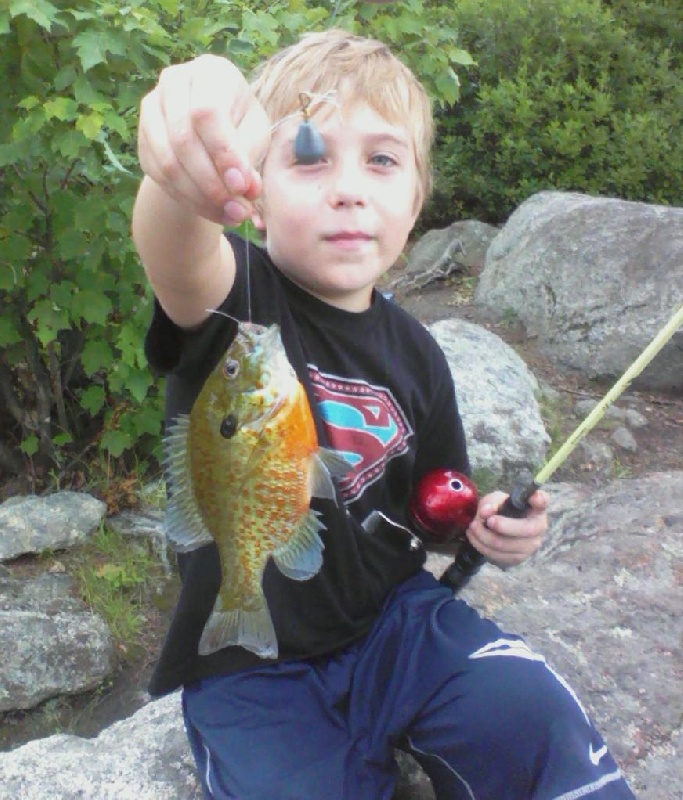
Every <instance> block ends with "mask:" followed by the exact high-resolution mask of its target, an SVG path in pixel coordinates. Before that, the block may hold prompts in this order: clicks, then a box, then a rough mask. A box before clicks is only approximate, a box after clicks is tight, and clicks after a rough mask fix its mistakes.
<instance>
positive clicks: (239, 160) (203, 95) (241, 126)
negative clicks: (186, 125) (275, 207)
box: [190, 57, 270, 196]
mask: <svg viewBox="0 0 683 800" xmlns="http://www.w3.org/2000/svg"><path fill="white" fill-rule="evenodd" d="M193 64H194V73H193V76H192V87H191V101H190V102H191V108H190V116H191V119H192V123H193V128H194V130H195V132H196V134H197V136H198V138H199V140H200V141H201V143H202V145H203V148H204V150H205V152H206V153H207V155H208V157H209V159H210V160H211V162H212V164H213V165H214V168H215V170H216V173H217V174H218V175H219V176H220V177H221V179H224V177H225V175H226V173H228V172H229V171H230V170H238V171H239V172H241V173H242V175H243V178H244V184H243V185H242V186H239V185H238V184H234V185H235V186H236V187H237V188H236V189H235V188H233V189H232V191H230V189H229V191H230V194H231V195H232V196H238V195H242V194H245V193H248V192H249V190H250V189H251V187H252V184H253V182H254V180H253V175H252V173H253V169H252V165H253V164H254V163H255V162H256V161H257V159H258V157H259V155H260V153H261V151H262V149H263V148H264V147H265V145H266V144H267V141H268V138H269V135H270V125H269V123H268V118H267V116H266V113H265V111H264V110H263V108H262V106H261V104H260V103H258V102H257V101H256V100H255V99H254V97H253V95H252V93H251V90H250V88H249V86H248V84H247V82H246V80H245V79H244V76H243V75H242V74H241V73H240V71H239V70H238V69H237V68H236V67H235V66H234V65H233V64H231V63H230V62H229V61H227V60H225V59H218V58H210V57H201V58H199V59H196V60H195V62H193ZM217 87H218V90H217Z"/></svg>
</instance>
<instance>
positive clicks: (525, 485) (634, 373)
mask: <svg viewBox="0 0 683 800" xmlns="http://www.w3.org/2000/svg"><path fill="white" fill-rule="evenodd" d="M681 325H683V305H681V306H680V308H679V309H678V310H677V311H676V312H675V313H674V315H673V316H672V317H671V319H670V320H669V321H668V322H667V323H666V325H664V327H663V328H662V329H661V330H660V331H659V333H657V335H656V336H655V337H654V339H653V340H652V341H651V342H650V344H649V345H648V346H647V347H646V348H645V350H643V352H642V353H641V354H640V355H639V356H638V358H637V359H636V360H635V361H634V362H633V364H631V366H630V367H629V368H628V369H627V370H626V372H624V374H623V375H622V376H621V378H619V380H618V381H617V382H616V383H615V384H614V386H613V387H612V388H611V389H610V390H609V392H607V394H606V395H605V396H604V397H603V398H602V400H601V401H600V402H599V403H598V404H597V405H596V406H595V408H594V409H593V410H592V411H591V412H590V414H589V415H588V416H587V417H586V418H585V419H584V420H583V422H582V423H581V424H580V425H579V426H578V427H577V428H576V429H575V430H574V431H573V432H572V433H571V434H570V435H569V436H568V437H567V440H566V441H565V442H564V444H563V445H562V446H561V447H560V448H559V450H558V451H557V452H556V453H555V455H554V456H553V457H552V458H551V459H549V460H548V461H547V462H546V464H545V465H544V466H543V467H542V468H541V469H540V470H539V471H538V473H536V475H535V476H534V477H533V478H532V479H531V480H530V481H522V482H520V483H519V484H517V485H516V486H515V487H514V488H513V490H512V491H511V492H510V496H509V497H508V498H507V499H506V500H505V502H504V503H503V505H502V506H501V507H500V509H499V510H498V512H497V513H498V514H501V515H502V516H504V517H514V518H520V517H523V516H524V515H525V514H526V512H527V511H528V509H529V498H530V497H531V495H532V494H533V493H534V492H535V491H536V490H537V489H538V488H540V487H541V486H542V485H543V484H544V483H547V481H548V480H550V477H551V476H552V475H553V474H554V473H555V471H556V470H557V469H558V468H559V467H560V466H561V465H562V464H563V463H564V462H565V461H566V460H567V458H568V456H569V455H570V454H571V453H572V452H573V450H574V448H575V447H576V446H577V445H578V443H579V442H580V441H581V439H583V437H584V436H585V435H586V434H587V433H588V432H589V431H590V430H592V429H593V428H594V427H595V425H597V423H598V422H599V421H600V420H601V419H602V417H603V416H604V414H605V412H606V411H607V408H608V407H609V406H610V405H611V404H612V403H613V402H614V401H615V400H616V399H617V398H618V397H619V395H621V393H622V392H623V391H624V390H625V389H626V387H627V386H628V385H629V384H630V383H631V381H632V380H633V379H634V378H636V377H638V375H640V373H641V372H642V371H643V370H644V369H645V367H647V365H648V364H649V363H650V362H651V361H652V359H653V358H654V357H655V356H656V355H657V353H659V351H660V350H661V349H662V348H663V347H664V345H665V344H666V343H667V342H668V341H669V339H671V337H672V336H673V335H674V334H675V333H676V331H677V330H678V328H680V326H681ZM485 561H486V558H485V557H484V555H483V554H482V553H480V552H479V551H478V550H477V549H476V548H475V547H474V545H473V544H472V543H471V542H470V541H469V540H468V539H465V541H464V543H463V545H462V547H461V549H460V552H459V553H458V555H457V557H456V558H455V560H454V561H453V563H452V564H451V565H450V566H449V567H448V569H447V570H446V571H445V572H444V574H443V575H442V576H441V583H443V584H445V585H446V586H448V587H450V588H451V589H453V590H454V591H456V592H457V591H459V590H460V589H462V587H463V586H464V585H465V584H466V583H467V582H468V581H469V579H470V578H471V577H472V576H473V575H474V574H475V573H476V572H477V571H478V570H479V568H480V567H481V566H482V564H484V562H485Z"/></svg>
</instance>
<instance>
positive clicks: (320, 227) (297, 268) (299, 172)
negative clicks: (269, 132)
mask: <svg viewBox="0 0 683 800" xmlns="http://www.w3.org/2000/svg"><path fill="white" fill-rule="evenodd" d="M328 109H329V110H328ZM313 119H314V120H315V124H316V125H317V127H318V130H319V131H320V133H321V135H322V137H323V140H324V142H325V147H326V155H325V157H324V158H323V159H322V160H321V161H319V162H317V163H315V164H311V165H303V164H297V163H296V161H295V159H294V138H295V136H296V133H297V130H298V127H299V124H300V123H301V118H300V117H299V118H297V117H294V118H292V119H290V120H288V121H287V122H285V123H284V124H283V125H281V126H280V127H279V128H277V129H276V131H275V133H274V134H273V138H272V141H271V145H270V150H269V152H268V155H267V157H266V160H265V162H264V165H263V193H262V195H261V211H260V214H259V215H258V216H257V217H255V222H256V224H257V225H258V226H259V227H261V228H264V229H265V231H266V244H267V248H268V252H269V254H270V257H271V258H272V259H273V261H274V263H275V264H277V266H278V267H279V268H280V269H281V270H282V271H283V272H284V273H285V274H286V275H287V276H288V277H289V278H291V280H293V281H294V282H295V283H297V284H298V285H299V286H302V287H303V288H305V289H306V290H308V291H309V292H310V293H311V294H313V295H315V296H317V297H319V298H320V299H322V300H324V301H325V302H327V303H330V304H331V305H334V306H337V307H339V308H344V309H346V310H348V311H362V310H364V309H366V308H368V307H369V305H370V298H371V294H372V289H373V286H374V285H375V283H376V282H377V279H378V278H379V277H380V276H381V275H382V273H384V272H385V271H386V270H387V269H388V268H389V267H391V266H392V264H394V262H395V261H396V259H397V258H398V256H399V255H400V253H401V251H402V250H403V247H404V246H405V243H406V240H407V238H408V234H409V233H410V231H411V230H412V228H413V225H414V224H415V220H416V218H417V214H418V210H419V209H418V208H417V201H416V198H417V187H418V176H417V168H416V165H415V153H414V149H413V145H412V142H411V139H410V136H409V135H408V131H407V129H405V128H403V127H402V126H397V125H392V124H390V123H389V122H387V121H386V120H385V119H384V118H383V117H382V116H380V115H379V114H378V113H377V112H376V111H374V110H373V109H372V108H371V107H370V106H368V105H367V104H366V103H363V102H358V103H355V104H353V105H351V106H350V107H344V108H343V109H342V110H341V111H340V110H339V109H337V108H336V107H334V106H332V105H329V106H327V107H323V108H319V110H318V111H317V113H315V115H314V117H313Z"/></svg>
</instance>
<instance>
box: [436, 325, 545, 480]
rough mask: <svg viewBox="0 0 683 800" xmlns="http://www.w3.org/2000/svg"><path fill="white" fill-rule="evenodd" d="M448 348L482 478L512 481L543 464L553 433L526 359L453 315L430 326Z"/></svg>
mask: <svg viewBox="0 0 683 800" xmlns="http://www.w3.org/2000/svg"><path fill="white" fill-rule="evenodd" d="M429 330H430V332H431V333H432V335H433V336H434V338H435V339H436V340H437V342H438V343H439V345H440V346H441V348H442V350H443V351H444V353H445V354H446V358H447V359H448V364H449V366H450V369H451V372H452V374H453V379H454V381H455V387H456V390H457V394H458V405H459V408H460V413H461V416H462V419H463V425H464V427H465V433H466V434H467V442H468V449H469V454H470V461H471V462H472V467H473V469H474V471H475V474H477V477H478V482H479V483H482V484H497V485H499V486H506V485H512V484H514V483H515V482H516V481H517V480H518V479H519V475H520V473H524V472H527V471H529V470H531V471H532V472H535V471H536V470H535V467H537V466H540V465H541V464H542V463H543V461H544V459H545V453H546V451H547V448H548V445H549V443H550V437H549V436H548V434H547V433H546V430H545V427H544V426H543V420H542V419H541V413H540V410H539V406H538V402H537V399H536V395H537V393H538V392H539V386H538V382H537V380H536V378H535V377H534V376H533V374H532V373H531V372H530V371H529V370H528V369H527V366H526V364H525V363H524V361H523V360H522V359H521V358H520V357H519V356H518V355H517V353H516V352H515V351H514V350H513V349H512V348H511V347H510V346H509V345H508V344H506V343H505V342H504V341H503V340H502V339H501V338H500V337H499V336H496V334H494V333H491V332H490V331H488V330H486V328H483V327H482V326H480V325H473V324H472V323H470V322H465V321H464V320H458V319H449V320H441V321H440V322H436V323H434V325H431V326H430V328H429Z"/></svg>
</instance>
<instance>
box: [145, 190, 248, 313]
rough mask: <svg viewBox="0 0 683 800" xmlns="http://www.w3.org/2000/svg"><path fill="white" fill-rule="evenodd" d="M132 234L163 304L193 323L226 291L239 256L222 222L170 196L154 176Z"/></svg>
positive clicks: (214, 306) (229, 285)
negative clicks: (219, 222)
mask: <svg viewBox="0 0 683 800" xmlns="http://www.w3.org/2000/svg"><path fill="white" fill-rule="evenodd" d="M133 239H134V241H135V245H136V247H137V250H138V253H139V254H140V259H141V260H142V263H143V265H144V267H145V272H146V273H147V278H148V280H149V282H150V284H151V286H152V288H153V290H154V294H155V295H156V297H157V298H158V300H159V302H160V304H161V306H162V308H163V309H164V311H165V312H166V314H167V315H168V317H169V318H170V319H172V320H173V322H175V323H176V325H178V326H180V327H182V328H191V327H194V326H196V325H198V324H200V323H201V322H202V321H203V320H204V319H205V318H206V316H207V314H206V309H208V308H216V307H218V306H219V305H220V304H221V302H222V301H223V300H224V299H225V298H226V296H227V295H228V293H229V291H230V289H231V287H232V284H233V280H234V276H235V259H234V257H233V253H232V248H231V247H230V245H229V244H228V240H227V239H226V238H225V236H223V228H222V226H221V225H218V224H217V223H215V222H211V221H210V220H207V219H204V218H202V217H200V216H198V215H196V214H194V213H193V212H192V211H191V210H189V209H188V208H187V207H185V206H183V205H181V204H180V203H178V202H176V201H175V200H173V199H172V198H171V197H169V196H168V195H167V194H166V193H165V192H164V191H163V189H161V188H160V187H159V186H158V185H157V184H156V183H155V182H154V181H153V180H151V178H149V177H145V178H144V179H143V181H142V184H141V185H140V189H139V191H138V196H137V199H136V201H135V209H134V213H133Z"/></svg>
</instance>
